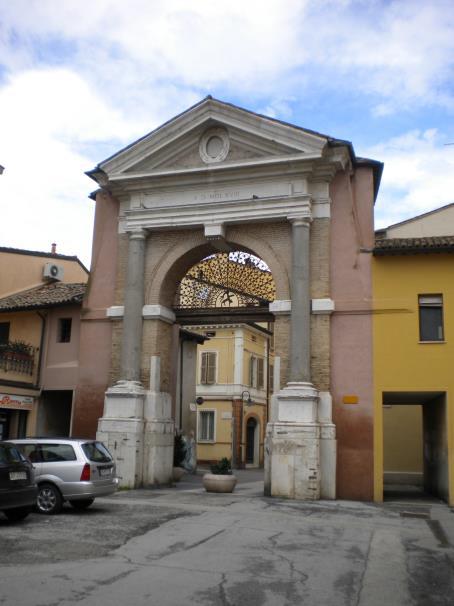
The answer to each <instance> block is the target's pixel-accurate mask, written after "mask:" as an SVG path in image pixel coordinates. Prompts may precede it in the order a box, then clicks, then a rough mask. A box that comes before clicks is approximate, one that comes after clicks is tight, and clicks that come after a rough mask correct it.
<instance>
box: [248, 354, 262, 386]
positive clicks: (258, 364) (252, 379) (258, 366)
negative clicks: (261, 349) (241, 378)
mask: <svg viewBox="0 0 454 606" xmlns="http://www.w3.org/2000/svg"><path fill="white" fill-rule="evenodd" d="M249 386H250V387H255V388H256V389H263V388H264V386H265V360H264V359H263V358H257V357H256V356H251V357H250V358H249Z"/></svg>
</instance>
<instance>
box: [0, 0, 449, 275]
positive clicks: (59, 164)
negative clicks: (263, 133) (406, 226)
mask: <svg viewBox="0 0 454 606" xmlns="http://www.w3.org/2000/svg"><path fill="white" fill-rule="evenodd" d="M207 94H212V95H213V96H215V97H217V98H219V99H221V100H225V101H229V102H232V103H236V104H238V105H240V106H242V107H245V108H247V109H250V110H253V111H258V112H260V113H265V114H267V115H270V116H273V117H276V118H279V119H282V120H285V121H289V122H292V123H294V124H297V125H299V126H303V127H307V128H310V129H313V130H316V131H319V132H322V133H325V134H329V135H331V136H333V137H337V138H340V139H348V140H350V141H352V142H353V145H354V147H355V151H356V153H357V155H360V156H368V157H371V158H374V159H377V160H381V161H383V162H385V170H384V174H383V180H382V186H381V190H380V194H379V197H378V200H377V204H376V225H377V227H380V226H384V225H387V224H391V223H395V222H397V221H399V220H402V219H405V218H408V217H410V216H413V215H415V214H419V213H421V212H425V211H427V210H430V209H432V208H437V207H439V206H442V205H444V204H448V203H450V202H454V123H453V117H454V11H453V10H452V0H431V1H430V2H428V1H427V0H396V1H393V0H241V1H240V0H227V1H226V0H129V2H119V0H91V1H90V2H83V1H81V0H64V1H61V0H14V2H11V1H10V0H0V164H1V165H3V166H4V167H5V171H4V173H3V175H2V176H1V177H0V204H1V221H0V245H2V246H14V247H19V248H29V249H34V250H49V249H50V243H51V242H57V244H58V251H59V252H61V253H63V254H77V255H78V256H79V257H80V258H81V259H82V260H83V261H84V262H86V263H88V262H89V258H90V250H91V236H92V229H93V210H94V208H93V206H94V203H93V202H92V201H91V200H89V199H88V197H87V195H88V194H89V192H90V191H91V190H92V189H93V188H94V183H93V182H92V181H91V180H90V179H89V178H88V177H87V176H86V175H85V174H84V172H85V171H86V170H89V169H90V168H93V167H94V166H95V165H96V164H97V163H98V162H100V161H101V160H103V159H105V158H106V157H108V156H109V155H111V154H112V153H114V152H115V151H117V150H118V149H120V148H121V147H123V146H124V145H126V144H128V143H130V142H131V141H133V140H135V139H136V138H138V137H140V136H141V135H143V134H145V133H146V132H149V131H150V130H152V129H153V128H155V127H157V126H159V125H160V124H161V123H162V122H164V121H166V120H168V119H169V118H171V117H172V116H174V115H176V114H178V113H179V112H181V111H183V110H184V109H186V108H187V107H189V106H190V105H192V104H194V103H196V102H197V101H199V100H200V99H201V98H203V97H204V96H206V95H207Z"/></svg>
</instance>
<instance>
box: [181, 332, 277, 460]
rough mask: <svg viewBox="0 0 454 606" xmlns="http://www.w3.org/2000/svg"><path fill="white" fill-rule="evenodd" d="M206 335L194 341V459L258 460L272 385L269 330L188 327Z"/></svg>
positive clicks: (261, 456)
mask: <svg viewBox="0 0 454 606" xmlns="http://www.w3.org/2000/svg"><path fill="white" fill-rule="evenodd" d="M191 330H193V331H197V332H199V333H200V334H203V335H204V336H206V337H208V340H207V341H205V343H204V344H203V345H198V347H197V358H198V359H197V387H196V392H197V397H198V398H203V404H201V405H199V406H198V408H197V436H196V439H197V459H198V461H199V463H202V464H203V463H209V462H214V461H219V460H220V459H222V458H223V457H226V458H228V459H232V461H233V465H234V466H235V467H249V466H250V467H260V466H263V460H264V451H263V443H264V437H265V429H266V423H267V421H268V411H269V402H270V394H271V392H272V389H273V380H272V377H273V353H272V350H271V346H272V334H271V332H270V331H269V330H268V329H267V328H265V327H264V326H261V325H258V324H255V325H246V324H236V325H235V324H230V325H216V326H203V327H193V326H192V327H191Z"/></svg>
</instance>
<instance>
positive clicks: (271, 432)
mask: <svg viewBox="0 0 454 606" xmlns="http://www.w3.org/2000/svg"><path fill="white" fill-rule="evenodd" d="M274 397H275V399H276V402H277V411H276V413H277V420H276V421H274V422H272V423H269V424H268V427H267V432H266V438H265V490H264V492H265V495H268V496H276V497H285V498H290V499H301V500H316V499H320V498H324V499H334V498H335V497H336V429H335V426H334V425H333V423H332V422H331V418H330V417H331V412H330V411H331V396H330V394H329V393H328V392H326V393H319V392H318V391H317V389H315V387H314V386H313V385H312V384H311V383H305V382H301V383H296V382H294V383H288V384H287V386H286V387H285V388H284V389H282V390H281V391H279V392H278V393H277V394H275V396H274ZM319 409H320V410H319ZM319 416H320V417H321V418H320V421H319Z"/></svg>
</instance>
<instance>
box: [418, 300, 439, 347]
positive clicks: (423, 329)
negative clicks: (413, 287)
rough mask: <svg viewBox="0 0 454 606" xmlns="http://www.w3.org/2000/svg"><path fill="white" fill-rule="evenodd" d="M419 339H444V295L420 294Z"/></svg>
mask: <svg viewBox="0 0 454 606" xmlns="http://www.w3.org/2000/svg"><path fill="white" fill-rule="evenodd" d="M418 302H419V340H420V341H443V340H444V333H443V297H442V295H419V297H418Z"/></svg>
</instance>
